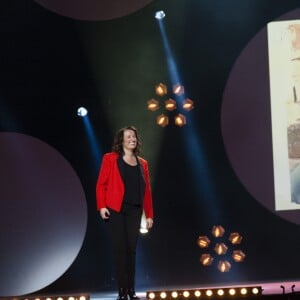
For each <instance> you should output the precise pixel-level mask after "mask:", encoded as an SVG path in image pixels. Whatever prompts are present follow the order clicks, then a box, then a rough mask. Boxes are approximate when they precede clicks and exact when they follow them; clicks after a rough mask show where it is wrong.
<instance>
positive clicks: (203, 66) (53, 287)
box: [0, 0, 300, 296]
mask: <svg viewBox="0 0 300 300" xmlns="http://www.w3.org/2000/svg"><path fill="white" fill-rule="evenodd" d="M71 2H72V1H70V3H71ZM81 2H82V3H81ZM123 2H124V3H125V2H128V3H125V4H124V3H123ZM70 3H68V1H57V3H56V1H54V2H53V1H30V0H22V1H17V0H9V1H2V2H1V3H0V14H1V17H0V37H1V47H0V207H1V210H0V296H13V295H21V294H29V293H47V294H51V293H56V292H100V291H104V290H112V289H114V288H115V286H116V285H115V280H114V277H113V272H112V267H111V262H110V259H111V256H110V244H109V237H108V235H107V232H106V228H105V224H104V223H103V222H102V221H101V220H100V218H99V215H98V213H97V212H96V204H95V185H96V180H97V176H98V171H99V166H100V162H101V157H102V155H103V153H105V152H107V151H110V148H111V144H112V138H113V135H114V133H115V131H116V130H117V129H118V128H120V127H123V126H125V125H131V124H132V125H135V126H136V127H137V128H138V129H139V131H140V133H141V136H142V142H143V156H144V157H145V158H146V159H147V160H148V161H149V164H150V171H151V183H152V189H153V198H154V207H155V223H154V228H153V230H151V232H150V233H149V234H147V235H144V236H141V239H140V241H139V245H138V257H137V288H138V289H153V288H155V287H170V286H173V285H177V286H205V285H208V284H226V283H233V284H234V283H249V282H258V281H279V282H280V281H283V280H295V279H299V268H300V261H299V259H298V256H299V253H300V244H299V242H298V239H299V236H300V228H299V220H300V216H299V210H298V208H297V207H296V210H292V211H280V212H278V211H277V212H276V211H275V208H274V207H275V206H274V183H273V160H272V159H273V158H272V157H273V154H272V133H271V114H270V110H271V109H270V87H269V73H268V72H269V71H268V45H267V24H268V23H269V22H272V21H275V20H279V19H283V20H287V19H297V18H299V19H300V4H299V1H298V0H289V1H282V0H243V1H235V0H220V1H210V0H176V1H174V0H165V1H120V2H119V3H117V2H116V5H115V6H113V5H111V1H102V2H101V1H100V2H99V1H96V2H95V3H94V2H93V1H77V2H76V4H75V3H73V2H72V4H70ZM99 3H101V4H99ZM157 10H164V11H165V13H166V18H165V19H164V20H163V23H164V28H165V32H166V36H167V39H168V41H169V46H170V50H171V54H172V58H173V59H174V61H175V63H176V67H177V71H178V76H179V78H180V81H181V83H182V84H183V85H184V87H185V94H186V96H187V97H188V98H190V99H192V100H193V101H194V105H195V108H194V109H193V110H192V111H190V112H188V113H186V115H187V125H186V126H185V127H183V128H179V127H176V126H174V125H173V124H172V122H170V124H169V125H168V126H166V127H165V128H161V127H159V126H158V125H156V124H155V121H156V116H157V115H158V114H160V113H162V112H163V108H160V110H158V111H156V112H150V111H147V110H146V102H147V101H148V100H149V99H151V98H157V99H158V98H159V97H158V96H156V95H155V93H154V86H155V85H157V84H158V83H160V82H162V83H164V84H166V85H167V86H168V88H169V91H170V90H171V85H172V80H171V78H172V77H171V76H170V73H169V70H168V61H169V60H170V57H169V58H167V57H166V52H165V49H164V44H163V42H162V37H161V33H160V29H159V26H158V23H157V20H155V18H154V14H155V12H156V11H157ZM166 97H167V96H166ZM168 97H172V95H171V92H169V95H168ZM79 106H85V107H86V108H88V110H89V114H88V118H89V121H90V132H87V131H86V127H85V123H84V121H83V119H81V118H79V117H78V116H77V114H76V110H77V108H78V107H79ZM91 140H92V141H93V143H91ZM299 208H300V207H299ZM214 225H221V226H223V228H224V229H225V233H224V237H223V239H214V238H213V236H212V234H211V229H212V227H213V226H214ZM231 232H238V233H240V234H241V235H242V236H243V240H242V243H241V244H240V245H237V246H234V247H233V246H231V245H230V243H229V242H228V237H229V234H230V233H231ZM200 235H207V236H208V237H209V238H210V239H211V240H212V242H211V246H210V248H209V249H208V250H207V251H210V253H212V254H213V255H214V256H216V255H215V253H214V251H213V249H212V248H213V246H214V244H215V243H216V242H220V241H221V240H222V241H224V242H225V243H226V244H227V245H228V247H229V249H228V252H227V254H226V255H224V256H223V257H221V258H219V257H215V260H214V262H213V264H212V265H211V266H210V267H203V266H202V265H201V263H200V256H201V254H202V253H204V252H205V251H204V250H203V249H200V248H199V247H198V245H197V238H198V236H200ZM233 250H242V251H243V252H244V253H245V255H246V257H245V261H244V262H242V263H235V262H233V261H232V258H231V253H232V251H233ZM219 259H228V260H229V261H230V262H231V264H232V267H231V270H230V271H229V272H225V273H221V272H220V271H219V270H218V269H217V264H218V260H219Z"/></svg>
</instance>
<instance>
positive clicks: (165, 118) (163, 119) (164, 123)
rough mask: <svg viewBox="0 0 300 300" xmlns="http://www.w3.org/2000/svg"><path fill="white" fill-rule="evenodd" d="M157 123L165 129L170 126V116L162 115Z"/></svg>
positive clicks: (157, 119)
mask: <svg viewBox="0 0 300 300" xmlns="http://www.w3.org/2000/svg"><path fill="white" fill-rule="evenodd" d="M156 123H157V125H159V126H161V127H165V126H167V125H168V124H169V118H168V116H166V115H164V114H161V115H159V116H158V117H157V118H156Z"/></svg>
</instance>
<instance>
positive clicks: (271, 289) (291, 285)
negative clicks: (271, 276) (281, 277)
mask: <svg viewBox="0 0 300 300" xmlns="http://www.w3.org/2000/svg"><path fill="white" fill-rule="evenodd" d="M240 286H261V287H262V294H263V295H280V294H283V293H285V294H289V293H292V292H295V293H300V280H299V281H285V282H284V281H279V282H264V283H259V282H254V283H253V282H252V283H245V284H244V285H242V284H237V285H232V284H231V285H222V286H221V285H215V286H213V285H210V286H176V287H175V286H171V287H166V286H164V287H153V288H151V289H147V291H162V290H165V291H170V290H176V289H177V290H183V289H196V288H199V289H206V288H230V287H240ZM147 291H146V290H144V291H143V290H139V289H137V291H136V292H137V295H138V296H139V297H141V298H142V299H145V298H146V292H147ZM90 297H91V300H100V299H101V300H112V299H116V297H117V293H116V292H99V293H94V294H91V295H90Z"/></svg>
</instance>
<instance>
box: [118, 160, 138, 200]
mask: <svg viewBox="0 0 300 300" xmlns="http://www.w3.org/2000/svg"><path fill="white" fill-rule="evenodd" d="M122 164H123V168H124V185H125V193H124V198H123V202H124V203H127V204H132V205H141V203H142V199H141V192H140V180H141V170H140V166H139V164H137V165H136V166H131V165H129V164H127V163H126V162H125V161H124V160H123V159H122Z"/></svg>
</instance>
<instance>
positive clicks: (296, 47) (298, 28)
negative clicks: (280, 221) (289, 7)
mask: <svg viewBox="0 0 300 300" xmlns="http://www.w3.org/2000/svg"><path fill="white" fill-rule="evenodd" d="M268 51H269V75H270V103H271V120H272V140H273V141H272V147H273V166H274V191H275V210H293V209H300V20H292V21H278V22H271V23H269V24H268Z"/></svg>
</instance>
